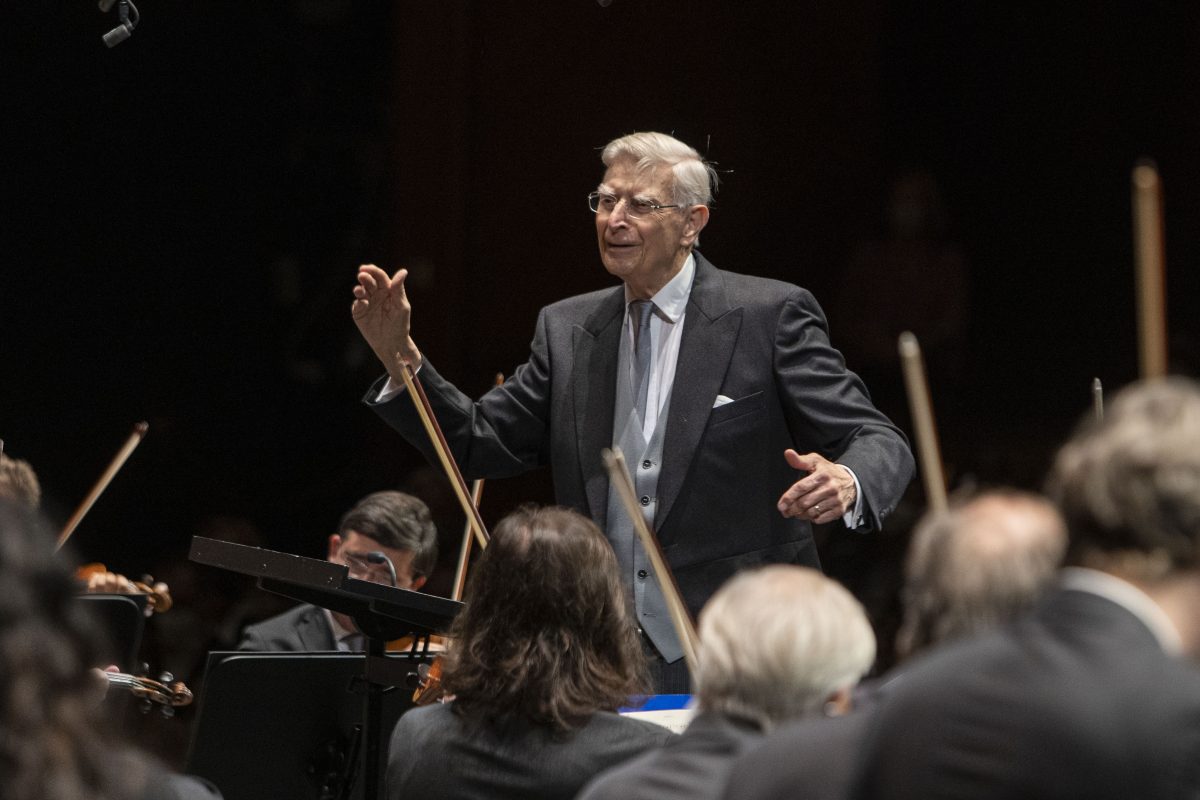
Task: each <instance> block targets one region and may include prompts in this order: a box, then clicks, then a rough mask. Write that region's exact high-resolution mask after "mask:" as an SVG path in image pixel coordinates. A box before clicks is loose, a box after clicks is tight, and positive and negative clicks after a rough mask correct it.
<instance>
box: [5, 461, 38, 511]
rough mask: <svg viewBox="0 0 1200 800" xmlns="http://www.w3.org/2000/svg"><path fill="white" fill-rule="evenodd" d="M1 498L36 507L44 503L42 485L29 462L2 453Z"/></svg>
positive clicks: (27, 506) (28, 506)
mask: <svg viewBox="0 0 1200 800" xmlns="http://www.w3.org/2000/svg"><path fill="white" fill-rule="evenodd" d="M0 498H4V499H7V500H11V501H13V502H16V503H20V504H21V505H23V506H25V507H26V508H33V509H36V508H38V507H39V506H40V505H41V504H42V486H41V484H40V483H38V478H37V473H35V472H34V471H33V467H31V466H29V462H27V461H22V460H21V459H19V458H9V457H8V456H6V455H5V454H4V453H0Z"/></svg>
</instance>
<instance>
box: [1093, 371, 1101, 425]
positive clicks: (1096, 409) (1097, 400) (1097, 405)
mask: <svg viewBox="0 0 1200 800" xmlns="http://www.w3.org/2000/svg"><path fill="white" fill-rule="evenodd" d="M1092 413H1093V414H1095V415H1096V422H1100V421H1102V420H1103V419H1104V386H1103V385H1102V384H1101V383H1100V379H1099V378H1092Z"/></svg>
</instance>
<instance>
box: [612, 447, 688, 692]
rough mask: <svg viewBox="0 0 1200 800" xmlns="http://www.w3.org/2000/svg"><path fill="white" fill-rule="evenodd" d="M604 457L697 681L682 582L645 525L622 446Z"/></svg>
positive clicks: (648, 527) (686, 659)
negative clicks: (680, 589) (681, 586)
mask: <svg viewBox="0 0 1200 800" xmlns="http://www.w3.org/2000/svg"><path fill="white" fill-rule="evenodd" d="M601 456H603V458H604V466H605V467H607V468H608V478H609V480H610V481H612V485H613V486H615V487H617V494H618V496H620V498H621V503H622V505H624V506H625V511H626V513H627V514H629V517H630V519H632V520H633V529H634V531H636V532H637V535H638V538H639V539H641V542H642V548H643V549H644V550H645V551H646V555H647V556H649V558H650V566H652V567H653V568H654V574H655V575H656V576H658V585H659V587H660V588H661V589H662V593H663V599H664V600H666V602H667V612H668V613H669V614H670V615H671V623H672V624H673V625H674V626H675V634H676V635H677V636H678V637H679V643H680V645H682V646H683V657H684V660H685V661H686V662H687V666H688V672H690V673H691V676H692V681H693V683H694V682H695V679H696V666H697V664H698V662H697V661H696V654H697V653H698V652H699V649H700V648H699V642H700V637H699V636H698V635H697V634H696V625H695V623H694V622H692V615H691V614H690V613H689V612H688V608H687V606H686V605H685V604H684V602H683V596H682V594H681V593H680V591H679V584H677V583H676V582H675V575H674V573H672V572H671V567H670V565H669V564H667V559H666V558H665V557H664V556H663V552H662V549H661V548H660V547H659V546H658V539H657V538H655V536H654V533H653V532H652V531H651V530H650V526H649V525H647V524H646V519H645V517H643V516H642V510H641V507H640V506H639V505H638V502H637V498H636V496H635V492H634V490H633V482H632V481H631V480H630V479H629V467H628V466H626V464H625V456H624V455H623V454H622V453H621V448H619V447H614V448H613V449H611V450H608V449H605V450H603V451H601Z"/></svg>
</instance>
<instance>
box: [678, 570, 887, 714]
mask: <svg viewBox="0 0 1200 800" xmlns="http://www.w3.org/2000/svg"><path fill="white" fill-rule="evenodd" d="M699 633H700V653H699V660H700V664H699V670H698V674H697V676H696V683H697V694H698V696H699V702H700V707H701V709H703V710H706V711H718V712H721V713H725V714H730V715H733V716H739V717H743V718H748V719H751V720H754V721H755V722H757V723H759V724H761V725H764V726H771V725H773V724H778V723H780V722H784V721H786V720H789V719H794V718H798V717H801V716H804V715H806V714H809V713H812V712H814V711H817V710H819V709H820V708H821V707H822V706H823V705H824V704H825V702H826V701H827V700H828V699H829V698H830V696H831V695H832V694H833V693H834V692H837V691H838V690H839V689H844V688H849V687H852V686H853V685H854V684H856V683H858V681H859V679H860V678H861V677H862V676H863V675H864V674H866V672H867V670H869V669H870V668H871V663H872V662H873V661H874V660H875V634H874V633H873V632H872V630H871V624H870V623H869V622H868V621H867V616H866V614H865V613H864V612H863V609H862V606H861V605H860V604H859V602H858V601H857V600H855V599H854V597H853V596H852V595H851V594H850V593H849V592H848V591H846V589H844V588H843V587H842V586H841V585H840V584H838V583H837V582H836V581H834V580H831V579H830V578H827V577H825V576H824V575H822V574H821V573H820V572H818V571H816V570H813V569H808V568H807V567H794V566H771V567H766V568H763V569H760V570H752V571H747V572H743V573H740V574H738V575H737V576H735V577H734V578H733V579H731V580H730V581H729V582H728V583H726V584H725V585H724V586H722V587H721V589H720V590H718V591H717V593H716V594H714V595H713V596H712V598H711V599H710V600H709V601H708V603H707V604H706V605H705V606H704V610H703V611H702V612H701V614H700V631H699Z"/></svg>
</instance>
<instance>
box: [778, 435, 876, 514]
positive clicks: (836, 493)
mask: <svg viewBox="0 0 1200 800" xmlns="http://www.w3.org/2000/svg"><path fill="white" fill-rule="evenodd" d="M783 457H784V459H786V460H787V463H788V466H790V467H791V468H792V469H796V470H800V471H801V472H804V473H807V474H806V475H805V476H804V477H802V478H801V479H800V480H798V481H796V482H795V483H793V484H792V485H791V487H789V488H788V490H787V491H786V492H784V493H783V496H782V497H780V498H779V504H778V508H779V513H780V514H783V516H785V517H801V518H803V519H807V520H810V521H812V522H818V523H826V522H833V521H834V520H836V519H841V518H842V517H843V516H845V514H846V512H847V511H849V510H850V509H852V508H854V501H855V500H857V499H858V490H857V489H856V488H855V486H854V478H853V477H852V476H851V475H850V472H849V471H848V470H847V469H846V468H845V467H843V466H841V465H839V464H835V463H833V462H832V461H829V460H828V459H826V458H825V457H824V456H822V455H821V454H819V453H806V454H805V455H800V454H799V453H797V452H796V451H795V450H790V449H789V450H786V451H784V454H783Z"/></svg>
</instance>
